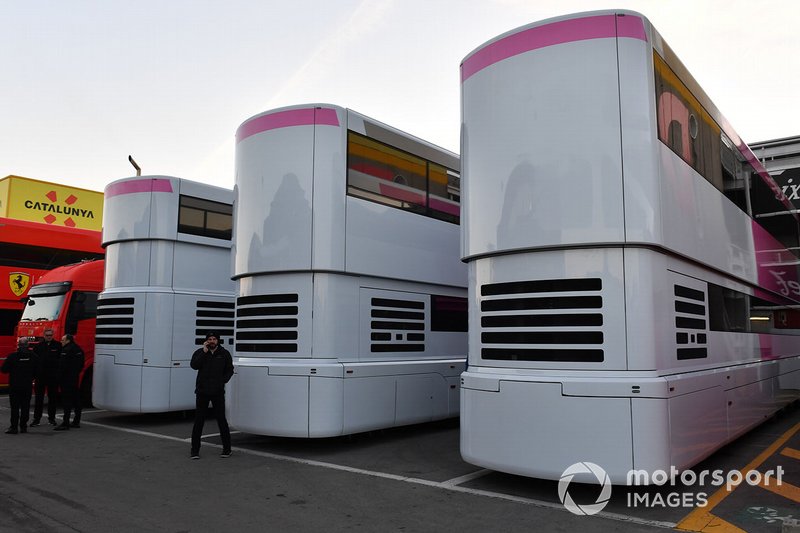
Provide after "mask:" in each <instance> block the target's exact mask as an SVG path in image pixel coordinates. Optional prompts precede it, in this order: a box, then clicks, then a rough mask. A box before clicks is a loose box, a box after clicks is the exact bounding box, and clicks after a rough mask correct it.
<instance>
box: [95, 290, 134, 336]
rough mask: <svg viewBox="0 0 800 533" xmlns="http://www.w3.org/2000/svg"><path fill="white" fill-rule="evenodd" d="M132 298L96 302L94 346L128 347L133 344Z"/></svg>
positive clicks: (103, 299)
mask: <svg viewBox="0 0 800 533" xmlns="http://www.w3.org/2000/svg"><path fill="white" fill-rule="evenodd" d="M134 303H135V299H134V298H100V299H98V300H97V329H96V330H95V344H108V345H112V346H130V345H132V344H133V305H134Z"/></svg>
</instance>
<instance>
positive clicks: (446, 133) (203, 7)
mask: <svg viewBox="0 0 800 533" xmlns="http://www.w3.org/2000/svg"><path fill="white" fill-rule="evenodd" d="M607 8H625V9H632V10H635V11H638V12H640V13H642V14H643V15H645V16H646V17H648V18H649V19H650V21H651V22H652V23H653V24H654V26H655V27H656V29H658V31H659V32H660V33H661V35H662V36H663V37H664V39H665V40H666V41H667V43H669V45H670V46H671V47H672V49H673V50H674V51H675V52H676V54H677V55H678V57H679V58H680V59H681V60H682V61H683V63H684V64H685V65H686V66H687V67H688V69H689V71H690V72H691V73H692V74H693V75H694V77H695V78H696V79H697V80H698V82H699V83H700V85H701V86H702V87H703V88H704V89H705V90H706V92H707V93H708V95H709V96H710V97H711V99H712V100H713V101H714V102H715V103H716V105H717V107H718V108H719V109H720V111H721V112H722V113H723V115H725V116H726V117H727V119H728V121H729V122H730V123H731V125H732V126H733V127H734V129H736V131H737V132H738V133H739V135H740V136H741V137H742V138H743V139H744V140H745V142H748V143H752V142H756V141H764V140H769V139H775V138H780V137H789V136H795V135H800V105H798V97H799V96H800V4H798V3H797V2H796V0H763V1H757V0H749V1H745V0H724V1H723V0H627V1H626V0H616V1H615V2H613V3H604V2H599V1H596V0H594V1H590V0H482V1H479V0H291V1H283V2H278V1H274V0H262V1H256V0H226V1H208V0H137V1H135V2H123V1H121V0H117V1H114V0H91V1H90V0H70V1H63V0H37V1H30V2H26V1H23V0H0V91H2V92H0V95H2V98H0V177H2V176H6V175H8V174H15V175H20V176H25V177H29V178H35V179H40V180H45V181H53V182H57V183H62V184H66V185H71V186H75V187H83V188H87V189H94V190H99V191H102V190H103V188H104V187H105V186H106V185H107V184H108V183H109V182H111V181H114V180H116V179H119V178H124V177H128V176H132V175H134V174H135V170H134V169H133V167H131V166H130V164H129V163H128V161H127V157H128V154H131V155H133V157H134V159H136V161H137V162H138V163H139V165H140V166H141V167H142V173H143V174H162V175H171V176H177V177H181V178H188V179H191V180H195V181H201V182H205V183H212V184H215V185H219V186H222V187H228V188H232V187H233V184H234V133H235V132H236V128H237V127H238V126H239V125H240V124H241V123H242V122H243V121H244V120H246V119H247V118H249V117H251V116H252V115H255V114H257V113H261V112H263V111H267V110H269V109H273V108H276V107H281V106H285V105H295V104H303V103H310V102H321V103H330V104H336V105H340V106H343V107H349V108H351V109H353V110H355V111H358V112H359V113H362V114H365V115H368V116H370V117H372V118H374V119H377V120H379V121H381V122H384V123H387V124H389V125H391V126H394V127H396V128H399V129H401V130H403V131H406V132H408V133H411V134H414V135H417V136H419V137H422V138H423V139H426V140H428V141H430V142H432V143H434V144H438V145H439V146H442V147H444V148H447V149H449V150H452V151H454V152H458V149H459V138H458V136H459V127H460V107H459V91H460V86H459V64H460V63H461V60H462V59H463V58H464V57H465V56H466V55H467V54H468V53H470V52H471V51H472V50H474V49H475V48H476V47H478V46H480V45H481V44H483V43H484V42H486V41H487V40H489V39H491V38H493V37H495V36H497V35H499V34H501V33H504V32H506V31H508V30H511V29H513V28H517V27H519V26H523V25H525V24H528V23H531V22H535V21H538V20H542V19H545V18H549V17H553V16H559V15H564V14H568V13H574V12H579V11H589V10H596V9H607Z"/></svg>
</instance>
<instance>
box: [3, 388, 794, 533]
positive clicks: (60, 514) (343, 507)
mask: <svg viewBox="0 0 800 533" xmlns="http://www.w3.org/2000/svg"><path fill="white" fill-rule="evenodd" d="M8 416H9V410H8V397H7V396H5V395H2V396H0V422H2V425H1V426H0V427H3V428H4V427H6V423H7V420H8ZM192 416H193V413H191V412H189V413H169V414H159V415H129V414H121V413H111V412H105V411H98V410H93V409H88V410H85V411H84V417H83V423H82V427H81V428H80V429H72V430H70V431H64V432H55V431H52V429H51V427H50V426H48V425H43V426H39V427H36V428H31V429H30V430H29V432H28V433H27V434H24V435H5V434H0V531H2V532H6V531H8V532H37V533H40V532H62V531H65V532H69V531H81V532H95V531H98V532H99V531H103V532H106V531H118V532H119V531H121V532H124V531H136V532H141V531H172V532H202V531H215V532H217V531H237V532H248V531H270V530H275V531H402V532H412V531H413V532H416V531H437V532H439V531H464V532H470V531H482V532H484V531H586V532H593V531H623V532H634V531H659V530H665V529H672V528H675V527H678V528H681V529H685V530H691V531H715V532H720V531H742V530H744V531H781V528H782V527H783V524H784V521H785V520H786V519H792V518H794V519H797V518H800V492H798V491H800V489H798V488H797V487H800V408H798V407H797V405H795V406H793V407H792V408H790V409H787V410H786V411H784V412H783V413H781V414H780V415H778V416H777V417H775V418H773V419H771V420H769V421H767V422H766V423H764V424H763V425H761V426H760V427H759V428H757V429H756V430H754V431H752V432H750V433H749V434H747V435H745V436H744V437H743V438H741V439H739V440H738V441H736V442H735V443H733V444H731V445H728V446H726V447H725V448H723V449H722V450H720V451H719V452H717V453H716V454H714V455H713V456H712V457H710V458H709V459H708V460H706V461H705V462H704V463H702V464H701V465H698V467H697V468H696V469H695V470H697V469H701V468H705V469H710V470H713V469H725V470H730V469H740V470H745V467H746V466H748V465H749V466H750V468H760V469H768V468H773V469H774V468H776V467H777V466H781V467H782V468H783V469H784V474H783V486H782V487H780V488H779V490H777V491H776V490H769V489H767V488H764V487H758V486H755V487H754V486H749V485H747V484H746V483H742V484H741V485H740V486H738V487H735V488H733V490H732V491H730V492H728V491H725V489H724V487H723V488H722V489H720V490H719V491H717V493H716V494H715V493H714V491H710V490H707V489H706V488H702V487H695V486H691V487H679V488H676V487H661V488H658V487H656V488H655V489H643V488H641V487H638V488H636V489H626V488H622V487H614V488H613V493H612V496H611V499H610V501H609V503H608V505H607V506H606V507H605V509H604V510H603V511H601V512H600V513H599V514H597V515H594V516H577V515H575V514H572V513H570V512H568V511H567V510H566V509H565V508H564V506H563V504H562V503H561V501H560V499H559V496H558V488H557V486H558V483H557V482H555V481H542V480H534V479H529V478H523V477H519V476H512V475H507V474H501V473H497V472H491V471H487V470H483V469H481V468H479V467H475V466H473V465H469V464H467V463H465V462H463V461H462V460H461V457H460V454H459V451H458V439H459V436H458V423H457V420H451V421H447V422H443V423H432V424H424V425H418V426H412V427H407V428H397V429H392V430H385V431H379V432H371V433H366V434H361V435H355V436H350V437H343V438H334V439H322V440H302V439H286V438H271V437H262V436H255V435H249V434H245V433H237V432H235V433H234V434H233V447H234V453H233V456H232V457H230V458H227V459H225V458H220V457H219V453H220V451H221V446H220V440H219V437H218V435H216V431H217V428H216V424H215V422H214V420H213V419H209V420H208V421H207V423H206V426H205V436H204V439H203V446H202V449H201V459H200V460H197V461H192V460H190V459H189V436H190V434H191V427H192ZM759 461H760V462H759ZM756 463H757V464H756ZM753 465H755V466H753ZM599 490H600V487H599V485H598V486H592V485H583V486H581V485H577V484H574V483H573V484H571V485H570V487H569V491H570V495H571V496H573V497H574V498H575V500H576V501H587V502H593V501H595V499H596V496H597V494H598V492H599ZM701 490H703V491H705V492H706V498H707V499H708V500H709V505H708V506H706V507H705V508H696V507H694V506H689V507H673V506H669V505H664V506H659V505H648V506H644V505H642V504H641V498H644V497H645V496H643V494H644V493H648V494H649V496H647V498H649V500H648V501H649V502H651V503H652V502H655V503H658V502H659V501H660V500H659V497H658V496H657V494H660V495H661V497H660V498H661V500H663V501H667V500H668V496H669V493H671V492H677V491H680V492H686V493H691V494H693V495H694V496H696V495H697V493H698V492H700V491H701ZM631 492H638V493H639V497H640V500H639V504H638V505H635V506H632V505H631V499H630V498H631V497H630V495H629V493H631ZM797 532H798V533H800V529H798V530H797ZM792 533H794V531H793V532H792Z"/></svg>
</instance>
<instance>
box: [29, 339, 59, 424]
mask: <svg viewBox="0 0 800 533" xmlns="http://www.w3.org/2000/svg"><path fill="white" fill-rule="evenodd" d="M33 351H34V352H36V358H37V359H38V361H39V372H38V373H37V375H36V402H35V403H34V407H33V422H31V427H34V426H38V425H39V421H40V420H41V419H42V410H43V406H44V391H45V389H47V421H48V422H50V425H53V426H55V425H56V406H57V405H58V361H59V358H60V356H61V343H60V342H58V341H57V340H55V339H54V338H53V329H52V328H47V329H46V330H44V340H43V341H42V342H40V343H39V344H37V345H36V346H35V347H34V349H33Z"/></svg>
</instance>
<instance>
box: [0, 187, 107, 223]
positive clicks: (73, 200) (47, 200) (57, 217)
mask: <svg viewBox="0 0 800 533" xmlns="http://www.w3.org/2000/svg"><path fill="white" fill-rule="evenodd" d="M0 195H2V197H0V216H2V217H6V218H13V219H16V220H27V221H30V222H42V223H45V224H50V225H53V226H66V227H69V228H80V229H90V230H97V231H99V230H101V229H103V193H101V192H97V191H90V190H87V189H79V188H77V187H67V186H65V185H58V184H56V183H48V182H46V181H38V180H33V179H30V178H22V177H20V176H7V177H5V178H3V179H0Z"/></svg>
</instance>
